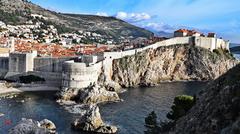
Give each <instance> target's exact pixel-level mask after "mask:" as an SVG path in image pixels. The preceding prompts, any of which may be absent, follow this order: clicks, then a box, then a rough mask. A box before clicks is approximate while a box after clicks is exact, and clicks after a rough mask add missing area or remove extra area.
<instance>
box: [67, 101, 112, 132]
mask: <svg viewBox="0 0 240 134" xmlns="http://www.w3.org/2000/svg"><path fill="white" fill-rule="evenodd" d="M66 109H67V110H68V111H69V112H71V113H74V114H79V118H78V119H76V120H75V121H74V122H73V123H72V128H73V129H75V130H83V131H89V132H97V133H108V134H109V133H116V132H117V127H115V126H109V125H106V124H104V122H103V120H102V118H101V115H100V113H99V108H98V106H97V105H93V104H91V105H85V104H79V105H73V106H67V107H66Z"/></svg>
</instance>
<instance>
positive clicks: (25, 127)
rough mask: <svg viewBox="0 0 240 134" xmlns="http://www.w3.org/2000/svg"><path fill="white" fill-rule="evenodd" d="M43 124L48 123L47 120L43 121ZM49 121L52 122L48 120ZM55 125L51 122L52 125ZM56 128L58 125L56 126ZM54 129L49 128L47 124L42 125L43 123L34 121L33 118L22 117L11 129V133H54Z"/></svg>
mask: <svg viewBox="0 0 240 134" xmlns="http://www.w3.org/2000/svg"><path fill="white" fill-rule="evenodd" d="M41 122H42V125H43V124H45V123H46V120H45V121H41ZM47 122H48V123H49V122H51V121H48V120H47ZM52 126H55V125H54V124H53V123H52V122H51V127H52ZM55 129H56V127H55ZM54 133H55V131H54V132H53V131H52V130H49V129H48V128H47V127H46V126H45V125H44V126H41V123H39V122H38V121H34V120H32V119H24V118H23V119H22V121H20V122H19V123H18V124H17V125H16V126H15V127H13V128H12V129H10V130H9V134H54Z"/></svg>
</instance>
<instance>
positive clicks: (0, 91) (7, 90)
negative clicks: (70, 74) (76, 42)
mask: <svg viewBox="0 0 240 134" xmlns="http://www.w3.org/2000/svg"><path fill="white" fill-rule="evenodd" d="M13 84H16V85H17V86H18V87H14V86H10V87H8V86H6V83H4V82H1V83H0V95H7V94H11V93H22V92H36V91H59V90H60V88H58V87H56V86H51V85H48V84H18V83H13Z"/></svg>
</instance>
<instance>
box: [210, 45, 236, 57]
mask: <svg viewBox="0 0 240 134" xmlns="http://www.w3.org/2000/svg"><path fill="white" fill-rule="evenodd" d="M213 52H214V53H215V54H217V55H220V56H225V57H227V58H228V59H233V58H234V57H233V54H232V53H230V52H229V51H228V50H227V49H221V48H219V49H214V50H213Z"/></svg>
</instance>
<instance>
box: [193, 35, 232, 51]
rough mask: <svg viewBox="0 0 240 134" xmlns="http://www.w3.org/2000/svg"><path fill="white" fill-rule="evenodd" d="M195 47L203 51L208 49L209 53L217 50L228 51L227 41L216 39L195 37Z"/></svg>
mask: <svg viewBox="0 0 240 134" xmlns="http://www.w3.org/2000/svg"><path fill="white" fill-rule="evenodd" d="M195 45H196V46H199V47H202V48H205V49H209V50H210V51H213V50H214V49H218V48H223V49H227V50H229V41H225V40H223V39H218V38H210V37H195Z"/></svg>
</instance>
